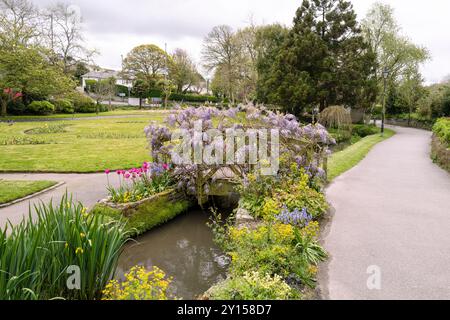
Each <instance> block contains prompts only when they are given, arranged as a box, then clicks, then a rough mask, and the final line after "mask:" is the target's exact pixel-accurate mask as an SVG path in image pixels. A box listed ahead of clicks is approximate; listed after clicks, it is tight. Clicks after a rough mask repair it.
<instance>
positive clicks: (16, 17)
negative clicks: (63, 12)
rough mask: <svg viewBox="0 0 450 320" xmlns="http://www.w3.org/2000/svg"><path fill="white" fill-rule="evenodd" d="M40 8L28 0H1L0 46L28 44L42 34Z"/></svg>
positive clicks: (10, 46)
mask: <svg viewBox="0 0 450 320" xmlns="http://www.w3.org/2000/svg"><path fill="white" fill-rule="evenodd" d="M40 22H41V21H40V15H39V11H38V9H37V8H36V7H35V6H34V5H33V4H32V3H31V2H30V1H28V0H0V46H2V47H9V48H12V47H15V46H19V45H21V46H27V45H29V44H31V43H33V42H37V41H36V40H37V39H38V37H39V36H40V35H41V28H40Z"/></svg>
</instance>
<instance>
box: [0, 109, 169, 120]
mask: <svg viewBox="0 0 450 320" xmlns="http://www.w3.org/2000/svg"><path fill="white" fill-rule="evenodd" d="M161 112H162V111H160V110H137V109H129V110H126V109H124V110H114V111H107V112H101V113H99V114H98V115H97V114H96V113H74V114H51V115H48V116H36V115H26V116H7V117H6V118H0V120H16V121H19V120H36V119H69V118H90V117H97V116H99V117H110V116H151V115H152V114H154V113H156V114H158V113H161Z"/></svg>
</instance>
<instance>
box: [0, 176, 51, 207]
mask: <svg viewBox="0 0 450 320" xmlns="http://www.w3.org/2000/svg"><path fill="white" fill-rule="evenodd" d="M55 184H56V182H55V181H13V180H0V204H4V203H8V202H10V201H14V200H17V199H21V198H24V197H26V196H28V195H30V194H33V193H36V192H39V191H42V190H44V189H47V188H50V187H52V186H54V185H55Z"/></svg>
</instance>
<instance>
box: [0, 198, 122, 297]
mask: <svg viewBox="0 0 450 320" xmlns="http://www.w3.org/2000/svg"><path fill="white" fill-rule="evenodd" d="M35 209H36V214H37V217H32V216H31V210H30V214H29V219H27V220H25V221H23V222H22V223H21V224H19V225H17V226H12V225H11V230H10V231H11V232H10V234H9V235H8V236H7V230H6V229H5V230H4V231H2V232H0V300H27V299H51V298H55V297H59V298H64V299H81V300H90V299H99V298H101V294H102V291H103V289H104V288H105V286H106V284H107V282H108V281H109V280H110V279H111V278H112V277H113V274H114V271H115V269H116V266H117V260H118V258H119V255H120V252H121V248H122V246H123V244H124V242H125V238H126V233H125V232H124V229H123V226H122V224H121V223H109V224H105V221H104V219H103V217H101V216H95V215H89V214H88V213H87V211H86V208H83V206H82V205H81V204H74V203H73V202H72V199H71V198H69V197H68V196H67V195H65V196H64V197H63V198H62V200H61V203H60V204H59V205H57V206H53V204H52V203H50V204H48V205H39V206H37V207H36V208H35ZM71 266H77V267H79V268H80V277H81V279H80V280H81V281H80V289H79V290H70V289H69V288H68V287H67V280H68V277H69V276H70V273H72V274H73V269H71V268H70V267H71Z"/></svg>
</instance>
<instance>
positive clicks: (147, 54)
mask: <svg viewBox="0 0 450 320" xmlns="http://www.w3.org/2000/svg"><path fill="white" fill-rule="evenodd" d="M170 63H171V59H170V57H169V56H168V55H167V53H166V52H164V50H162V49H161V48H159V47H158V46H156V45H154V44H148V45H141V46H138V47H136V48H134V49H133V50H131V52H130V53H128V55H127V57H126V58H125V60H124V67H123V69H124V71H125V72H127V73H130V74H133V75H135V76H136V77H141V78H143V79H151V80H154V79H155V78H158V77H160V76H161V75H163V74H166V73H167V71H168V69H169V66H170Z"/></svg>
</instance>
